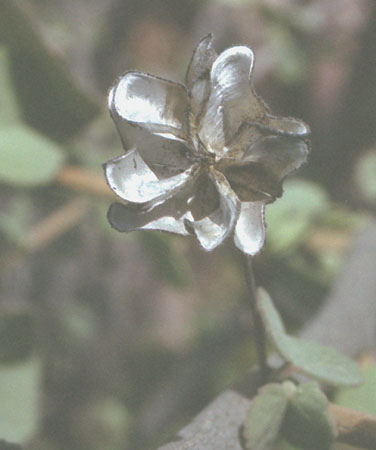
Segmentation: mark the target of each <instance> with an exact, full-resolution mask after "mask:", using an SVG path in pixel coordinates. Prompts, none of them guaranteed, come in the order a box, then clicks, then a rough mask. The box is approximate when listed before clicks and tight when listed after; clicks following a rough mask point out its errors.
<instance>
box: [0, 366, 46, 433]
mask: <svg viewBox="0 0 376 450" xmlns="http://www.w3.org/2000/svg"><path fill="white" fill-rule="evenodd" d="M40 369H41V366H40V362H39V361H38V360H37V359H36V358H31V359H29V360H27V361H25V362H24V363H19V364H13V365H6V366H5V365H1V366H0V399H1V408H0V436H1V437H2V438H4V439H6V440H8V441H12V442H23V441H25V440H26V439H28V438H30V437H31V435H32V434H33V432H35V430H36V427H37V425H38V400H39V385H40V375H41V371H40Z"/></svg>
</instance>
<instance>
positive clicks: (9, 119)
mask: <svg viewBox="0 0 376 450" xmlns="http://www.w3.org/2000/svg"><path fill="white" fill-rule="evenodd" d="M20 116H21V115H20V111H19V107H18V102H17V97H16V94H15V91H14V87H13V83H12V79H11V74H10V67H9V59H8V51H7V49H6V48H5V47H3V46H0V126H1V127H2V126H4V125H5V124H7V123H12V124H13V123H14V122H16V121H18V120H19V119H20Z"/></svg>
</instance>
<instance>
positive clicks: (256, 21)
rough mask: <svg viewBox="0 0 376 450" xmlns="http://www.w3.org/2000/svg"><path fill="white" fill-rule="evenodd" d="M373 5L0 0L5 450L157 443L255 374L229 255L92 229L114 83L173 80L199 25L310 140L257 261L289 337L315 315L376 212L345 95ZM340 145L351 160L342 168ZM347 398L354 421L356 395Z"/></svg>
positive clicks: (101, 207)
mask: <svg viewBox="0 0 376 450" xmlns="http://www.w3.org/2000/svg"><path fill="white" fill-rule="evenodd" d="M375 11H376V10H375V8H374V7H373V5H372V3H371V2H369V1H367V0H356V1H353V0H351V1H346V2H343V0H341V1H340V2H338V1H337V0H336V1H333V2H325V1H321V0H310V1H308V2H301V3H300V4H298V3H295V2H288V1H285V0H267V1H261V0H254V1H241V0H200V1H195V2H190V1H188V0H180V1H179V2H176V1H174V0H171V1H168V2H166V1H164V0H160V1H155V2H154V1H153V2H151V1H147V0H145V1H142V2H140V1H136V0H107V1H106V2H103V0H92V2H90V7H89V6H88V3H87V2H85V1H84V0H78V1H76V2H71V1H69V0H59V1H58V0H53V1H50V0H0V255H1V256H0V398H1V403H2V406H1V408H0V439H6V440H9V441H10V442H15V443H21V444H22V446H23V448H24V450H41V449H43V450H44V449H46V450H64V449H69V450H82V449H83V448H84V449H85V450H97V449H98V450H99V449H103V448H106V449H111V450H117V449H119V450H120V449H125V448H127V449H128V448H129V449H132V450H141V449H144V448H152V447H155V446H156V445H158V444H159V443H161V442H162V441H163V440H166V439H170V438H171V436H173V434H174V432H176V430H177V429H178V428H179V427H181V426H182V425H184V423H186V422H187V421H188V420H189V419H190V418H191V417H192V415H193V414H195V413H196V412H197V411H198V410H199V409H201V408H202V407H203V406H204V405H205V404H206V403H207V402H208V401H209V400H210V399H211V398H213V397H214V396H215V395H216V394H217V393H218V392H220V391H221V390H223V389H224V388H225V387H226V385H228V384H229V383H232V382H234V381H235V380H237V379H238V378H239V377H241V376H242V375H243V374H244V373H245V372H246V370H247V369H248V368H249V367H250V366H251V365H252V364H253V362H254V360H255V350H254V344H253V340H252V330H251V329H250V325H249V323H250V316H249V311H248V306H247V302H246V301H245V299H246V296H247V294H246V291H245V283H244V280H243V278H242V275H241V270H240V268H239V260H238V255H237V254H235V253H234V251H233V249H232V248H231V246H230V243H229V244H228V245H224V246H223V247H222V248H221V249H218V250H216V251H215V252H214V253H211V254H207V253H203V252H202V251H201V250H200V249H199V248H198V246H197V245H196V243H195V242H194V240H192V239H191V238H184V239H183V238H180V237H173V236H169V235H164V234H163V235H162V234H158V233H153V232H145V233H141V232H140V233H135V234H132V235H127V236H124V235H121V234H119V233H115V232H114V231H112V230H111V229H110V228H109V226H108V224H107V222H106V220H105V211H106V209H107V207H108V204H109V203H110V201H111V194H110V192H109V190H107V188H106V185H105V182H104V180H103V176H102V173H101V168H100V164H101V163H103V162H104V161H105V160H107V159H110V158H112V157H114V156H117V155H119V154H120V153H121V143H120V141H119V139H118V137H117V134H116V131H115V127H114V126H113V124H112V123H111V120H110V118H109V115H108V114H107V112H106V107H105V105H106V100H105V96H106V94H107V89H108V87H109V86H110V85H111V84H112V83H113V81H114V77H115V76H116V75H118V74H119V73H121V72H124V71H126V70H130V69H143V70H147V71H149V72H152V73H158V74H159V75H160V76H165V77H167V78H172V79H176V80H178V79H179V77H180V79H181V77H182V76H183V72H182V70H183V67H186V63H187V61H186V60H187V59H188V58H189V57H190V54H191V52H192V49H193V48H194V46H195V45H196V43H197V42H198V40H199V39H200V38H201V37H202V36H204V35H206V34H207V33H208V32H210V31H211V32H213V33H214V35H215V38H216V46H217V48H218V50H219V51H220V50H221V49H223V48H225V47H227V46H230V45H236V44H239V43H241V44H247V45H250V46H252V47H253V48H254V50H255V54H256V66H255V79H256V83H257V90H258V91H259V92H260V93H262V94H263V96H265V98H267V99H268V103H269V104H270V106H271V108H272V110H273V111H275V112H276V113H278V112H281V113H283V115H293V116H295V115H296V116H297V117H300V118H302V119H304V120H305V121H306V122H307V123H309V124H310V125H311V127H312V131H313V148H312V157H311V163H310V164H309V165H307V167H306V168H304V169H303V170H302V171H300V172H299V178H292V179H290V180H288V181H287V182H286V183H285V194H284V196H283V198H282V199H280V200H278V201H276V202H275V204H273V205H270V206H268V208H267V216H266V220H267V224H268V230H267V245H266V248H265V250H264V251H263V252H262V254H261V255H259V256H258V257H257V258H256V260H255V269H256V275H257V279H258V282H259V283H260V284H261V285H263V286H265V288H266V289H267V290H268V292H270V293H271V295H272V297H273V298H274V299H275V300H276V303H277V304H278V309H279V310H280V311H281V312H282V315H283V318H284V321H285V323H286V325H287V327H288V329H296V328H297V327H299V326H301V325H302V324H304V322H305V321H306V320H308V319H309V318H310V317H311V316H312V314H313V313H314V312H315V311H316V310H317V308H318V307H319V306H320V305H321V304H322V302H323V301H324V299H325V294H326V293H327V292H328V290H329V289H330V286H331V284H332V282H333V280H334V278H335V276H336V275H337V273H338V272H339V270H340V269H341V266H342V263H343V260H344V257H345V255H346V251H347V249H348V248H349V246H350V244H351V240H352V235H353V233H355V232H357V230H359V229H361V227H362V226H363V225H364V224H365V223H366V222H367V221H368V220H369V217H370V216H371V215H372V214H373V213H374V198H375V192H374V191H375V189H374V188H375V186H374V183H375V177H374V169H373V167H374V154H373V153H374V152H373V150H369V149H373V148H374V145H372V143H374V142H375V140H376V138H375V132H374V127H372V126H371V125H370V124H371V123H372V121H366V120H364V121H363V122H362V123H359V121H358V122H356V120H355V119H353V113H354V111H355V112H356V116H355V117H356V118H359V117H363V115H362V114H361V113H362V111H363V110H362V103H361V102H353V103H351V102H350V105H352V104H354V108H352V107H349V106H348V103H346V101H345V99H346V98H353V97H351V96H350V97H349V92H348V89H350V88H349V87H348V86H350V87H351V86H354V83H352V82H351V81H352V80H353V79H354V78H356V77H358V75H357V71H353V70H352V67H353V65H354V64H353V62H354V61H355V59H357V60H359V58H360V60H362V59H363V60H367V58H369V57H370V56H369V55H370V54H371V53H370V51H368V52H366V51H365V50H364V49H367V48H369V46H370V45H374V42H375V36H374V35H372V33H371V31H372V27H370V26H369V25H368V23H371V22H372V20H373V21H374V18H375V16H376V13H375ZM374 22H376V21H374ZM369 30H371V31H369ZM370 33H371V34H370ZM361 62H362V61H360V63H359V67H360V66H361V67H363V66H362V64H361ZM362 74H363V75H362V76H363V78H364V79H362V84H361V85H362V86H363V85H364V86H365V87H366V86H370V85H371V86H372V83H373V86H374V79H373V78H372V71H365V70H363V72H362ZM356 79H357V80H358V78H356ZM357 83H358V84H355V86H359V81H357ZM351 89H353V87H351ZM362 89H363V88H362ZM364 89H365V88H364ZM360 90H361V89H360ZM373 92H374V89H373ZM354 95H355V98H357V97H356V92H355V93H354ZM372 102H373V103H372ZM372 105H373V106H372ZM355 106H356V108H355ZM365 107H366V111H372V110H373V111H374V108H375V99H374V96H372V95H369V98H368V100H367V102H366V104H365ZM372 108H373V109H372ZM345 119H346V120H345ZM336 120H337V122H338V123H339V125H338V123H337V125H335V126H334V125H333V124H336ZM354 120H355V121H354ZM353 121H354V123H353ZM342 123H345V124H346V128H345V129H344V125H341V124H342ZM342 134H343V135H347V136H348V135H349V134H351V143H352V144H351V145H352V146H353V148H352V149H351V151H352V155H353V156H354V157H353V158H350V159H347V158H343V159H342V158H341V145H343V143H342V144H341V142H340V140H339V137H341V136H342ZM364 142H366V143H367V148H366V149H365V148H363V145H362V143H364ZM355 162H356V165H355ZM345 164H347V166H346V167H345V166H344V165H345ZM328 167H331V173H330V177H329V182H328V176H327V174H326V171H327V168H328ZM345 169H346V170H345ZM343 170H345V172H346V173H347V174H351V175H352V176H351V177H348V178H347V179H346V183H343V182H339V181H338V180H342V178H341V177H342V175H341V174H342V171H343ZM341 183H342V184H341ZM349 192H350V194H351V195H349ZM333 193H334V194H335V196H333ZM243 300H244V301H243ZM369 376H370V377H371V375H369ZM365 378H366V379H367V380H368V374H367V373H365ZM371 378H372V377H371ZM369 383H372V381H370V382H368V381H367V383H366V385H365V387H364V389H367V386H368V388H369V389H371V388H370V387H369V386H370V384H369ZM359 389H362V388H359ZM353 392H354V394H353V395H354V397H353V399H352V400H351V399H350V400H349V402H350V403H351V402H353V405H351V406H354V407H355V403H356V401H357V400H359V402H360V401H361V399H362V398H365V397H367V395H368V394H363V393H362V392H363V391H361V390H359V391H357V390H355V391H353ZM356 392H358V394H359V395H358V394H355V393H356ZM344 394H345V393H344ZM344 394H343V395H344ZM346 394H347V392H346ZM348 394H349V395H350V391H348ZM339 395H342V393H341V394H339ZM363 395H364V397H363ZM340 398H341V397H339V399H340ZM339 401H342V400H339ZM344 401H346V402H347V401H348V400H344ZM1 446H3V447H4V446H7V447H4V449H6V450H11V449H14V450H18V446H17V445H16V444H14V445H13V444H6V443H5V441H0V448H3V447H1Z"/></svg>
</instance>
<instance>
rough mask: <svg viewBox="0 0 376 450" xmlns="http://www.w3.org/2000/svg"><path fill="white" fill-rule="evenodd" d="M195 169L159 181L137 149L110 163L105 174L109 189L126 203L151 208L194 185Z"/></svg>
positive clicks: (192, 167) (106, 166)
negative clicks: (189, 184) (186, 186)
mask: <svg viewBox="0 0 376 450" xmlns="http://www.w3.org/2000/svg"><path fill="white" fill-rule="evenodd" d="M196 172H197V167H196V166H191V167H190V168H189V169H187V170H186V171H184V172H182V173H180V174H178V175H175V176H173V177H171V178H165V179H162V180H159V179H158V178H157V176H156V175H155V173H154V172H153V171H152V170H150V168H149V167H148V165H147V164H146V163H145V161H144V160H143V159H142V158H141V156H140V155H139V154H138V152H137V150H136V149H133V150H131V151H130V152H129V153H126V154H125V155H122V156H120V157H119V158H115V159H113V160H111V161H109V162H108V163H107V164H106V165H105V174H106V178H107V182H108V184H109V186H110V188H111V189H112V190H113V191H114V192H115V194H117V195H118V196H119V197H120V198H122V199H123V200H126V201H128V202H131V203H138V204H143V205H145V206H152V205H154V204H156V203H159V202H161V201H163V200H166V199H167V198H169V197H171V196H172V195H174V194H175V193H176V192H178V191H179V190H180V189H182V188H183V187H184V186H185V185H187V184H188V183H189V182H193V178H194V175H195V173H196Z"/></svg>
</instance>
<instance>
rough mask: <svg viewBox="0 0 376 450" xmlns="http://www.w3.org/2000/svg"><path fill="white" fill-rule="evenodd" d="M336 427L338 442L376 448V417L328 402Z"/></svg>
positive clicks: (373, 449) (370, 449)
mask: <svg viewBox="0 0 376 450" xmlns="http://www.w3.org/2000/svg"><path fill="white" fill-rule="evenodd" d="M330 412H331V413H332V415H333V417H334V420H335V422H336V424H337V428H338V433H339V435H338V439H337V440H338V442H342V443H344V444H349V445H353V446H355V447H360V448H364V449H369V450H375V449H376V417H375V416H371V415H369V414H364V413H361V412H358V411H354V410H353V409H349V408H344V407H343V406H338V405H334V404H332V403H331V404H330Z"/></svg>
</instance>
